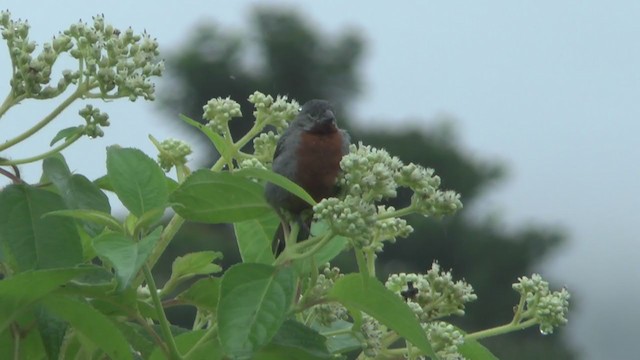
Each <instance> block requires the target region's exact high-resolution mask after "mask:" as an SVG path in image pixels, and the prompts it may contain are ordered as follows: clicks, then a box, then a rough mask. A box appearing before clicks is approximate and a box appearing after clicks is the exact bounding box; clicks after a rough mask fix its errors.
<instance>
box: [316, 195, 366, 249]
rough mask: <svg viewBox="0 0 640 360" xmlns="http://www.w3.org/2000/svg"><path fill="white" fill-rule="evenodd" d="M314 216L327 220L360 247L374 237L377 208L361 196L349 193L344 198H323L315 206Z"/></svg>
mask: <svg viewBox="0 0 640 360" xmlns="http://www.w3.org/2000/svg"><path fill="white" fill-rule="evenodd" d="M313 212H314V215H313V216H314V218H315V219H316V220H325V221H326V222H327V223H328V224H329V225H330V226H331V229H332V230H333V232H334V233H335V234H336V235H342V236H346V237H350V238H352V239H353V240H354V241H355V244H356V245H359V246H360V247H363V246H366V245H367V244H368V243H369V242H370V241H371V239H372V238H373V233H374V230H375V222H376V219H375V215H376V208H375V206H374V205H372V204H371V203H368V202H366V201H364V200H363V199H361V198H358V197H355V196H352V195H347V196H346V197H345V198H344V200H340V199H337V198H328V199H323V200H322V201H320V202H319V203H318V204H317V205H315V206H314V207H313Z"/></svg>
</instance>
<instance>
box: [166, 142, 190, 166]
mask: <svg viewBox="0 0 640 360" xmlns="http://www.w3.org/2000/svg"><path fill="white" fill-rule="evenodd" d="M159 150H160V152H159V153H158V163H159V164H160V167H161V168H162V169H163V170H164V171H166V172H169V171H170V170H171V168H172V167H173V166H177V165H184V164H186V163H187V155H189V154H191V152H192V151H191V146H189V144H187V143H186V142H184V141H181V140H177V139H166V140H163V141H162V142H161V143H160V149H159Z"/></svg>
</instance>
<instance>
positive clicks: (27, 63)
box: [0, 11, 164, 101]
mask: <svg viewBox="0 0 640 360" xmlns="http://www.w3.org/2000/svg"><path fill="white" fill-rule="evenodd" d="M0 28H1V29H2V31H1V32H2V37H3V39H5V40H6V41H7V45H8V47H9V55H10V57H11V61H12V64H13V75H12V78H11V81H10V84H11V88H12V92H13V96H14V97H16V98H27V97H30V98H36V99H48V98H52V97H55V96H57V95H59V94H61V93H62V92H64V91H65V90H66V89H67V87H68V86H69V85H70V84H76V83H78V81H82V83H83V84H84V85H85V86H86V88H85V90H86V91H90V90H92V89H96V88H97V89H99V91H100V94H101V95H102V97H104V98H121V97H127V98H129V99H130V100H131V101H135V100H136V99H137V98H138V97H143V98H144V99H146V100H153V99H154V98H155V94H154V93H155V88H154V85H153V83H152V82H151V81H150V79H149V78H150V77H153V76H160V75H162V72H163V70H164V64H163V63H162V62H161V61H159V60H158V59H157V56H158V55H159V52H158V43H157V41H156V40H155V39H151V37H150V36H149V35H148V34H146V33H144V34H143V35H135V34H134V33H133V30H132V29H131V28H129V29H127V30H126V31H124V32H122V31H120V30H118V29H116V28H114V27H113V26H111V25H105V23H104V17H103V16H102V15H98V16H95V17H94V18H93V25H92V26H89V25H88V24H86V23H84V22H79V23H77V24H73V25H71V26H70V27H69V29H67V30H65V31H64V32H63V33H61V34H59V35H58V36H56V37H54V38H53V40H52V41H51V42H48V43H44V44H43V46H42V51H41V52H40V53H39V54H38V55H37V56H33V53H34V51H35V49H36V43H35V42H32V41H29V38H28V34H29V25H28V24H27V23H26V22H23V21H20V20H12V19H11V15H10V13H9V12H8V11H3V12H2V13H0ZM65 52H66V53H69V55H70V56H71V57H73V58H75V59H77V60H78V62H79V64H80V66H79V70H74V71H71V70H65V71H63V73H62V78H61V79H60V80H59V81H58V83H57V84H56V85H55V86H52V85H50V82H51V71H52V67H53V65H54V63H55V62H56V60H57V59H58V57H59V55H60V54H62V53H65Z"/></svg>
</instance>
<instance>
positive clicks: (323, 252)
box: [295, 222, 349, 274]
mask: <svg viewBox="0 0 640 360" xmlns="http://www.w3.org/2000/svg"><path fill="white" fill-rule="evenodd" d="M328 230H329V226H327V224H326V223H325V222H314V223H313V224H312V225H311V234H312V235H313V236H318V235H323V234H326V232H327V231H328ZM348 244H349V239H347V238H345V237H343V236H334V237H333V239H331V240H329V242H328V243H326V244H325V245H324V246H323V247H322V248H321V249H320V250H318V252H317V253H315V254H314V255H313V258H312V259H311V258H308V259H302V260H301V261H296V262H295V266H296V269H297V271H298V272H299V273H301V274H306V273H308V272H309V271H311V268H312V266H323V265H324V264H326V263H328V262H330V261H331V260H333V259H334V258H335V257H336V256H338V255H339V254H340V253H341V252H342V251H344V249H345V248H346V247H347V245H348Z"/></svg>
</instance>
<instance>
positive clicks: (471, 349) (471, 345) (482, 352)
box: [458, 339, 498, 360]
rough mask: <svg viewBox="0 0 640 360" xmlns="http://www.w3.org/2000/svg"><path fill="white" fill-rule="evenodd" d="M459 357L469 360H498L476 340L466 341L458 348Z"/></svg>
mask: <svg viewBox="0 0 640 360" xmlns="http://www.w3.org/2000/svg"><path fill="white" fill-rule="evenodd" d="M458 352H459V353H460V355H462V356H464V357H465V359H469V360H498V358H497V357H496V356H495V355H493V354H492V353H491V351H489V349H487V348H486V347H484V346H483V345H482V344H480V343H479V342H477V341H476V340H470V339H467V340H465V341H464V344H462V345H461V346H459V347H458Z"/></svg>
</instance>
